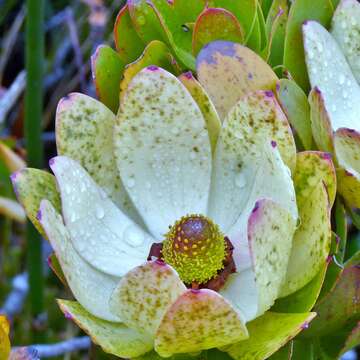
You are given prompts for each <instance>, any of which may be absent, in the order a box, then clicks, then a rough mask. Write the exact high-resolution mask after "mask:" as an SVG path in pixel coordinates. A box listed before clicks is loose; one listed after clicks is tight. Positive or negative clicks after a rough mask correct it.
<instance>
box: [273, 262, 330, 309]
mask: <svg viewBox="0 0 360 360" xmlns="http://www.w3.org/2000/svg"><path fill="white" fill-rule="evenodd" d="M326 269H327V263H325V264H324V265H323V266H322V268H321V269H320V271H319V272H318V273H317V274H316V276H315V277H314V278H313V279H312V280H311V281H310V282H309V283H307V284H306V285H305V286H304V287H303V288H301V289H300V290H298V291H296V292H294V293H293V294H291V295H288V296H286V297H284V298H281V299H277V300H276V302H275V304H274V306H273V307H272V308H271V311H275V312H282V313H301V312H306V311H310V310H312V308H313V307H314V305H315V303H316V300H317V299H318V297H319V294H320V291H321V287H322V284H323V282H324V279H325V274H326Z"/></svg>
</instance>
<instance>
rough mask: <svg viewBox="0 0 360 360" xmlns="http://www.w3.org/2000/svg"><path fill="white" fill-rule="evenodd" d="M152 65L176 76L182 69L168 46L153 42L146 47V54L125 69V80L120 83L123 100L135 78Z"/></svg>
mask: <svg viewBox="0 0 360 360" xmlns="http://www.w3.org/2000/svg"><path fill="white" fill-rule="evenodd" d="M150 65H155V66H158V67H161V68H163V69H165V70H168V71H169V72H171V73H173V74H175V75H177V74H179V73H180V69H179V67H178V65H177V64H176V61H175V59H174V58H173V55H172V54H171V52H170V50H169V48H168V46H167V45H165V44H164V43H163V42H161V41H159V40H153V41H151V42H150V43H149V44H148V45H147V46H146V48H145V50H144V52H143V53H142V54H141V56H140V57H139V58H138V59H137V60H136V61H134V62H133V63H131V64H129V65H127V66H126V67H125V70H124V75H123V79H122V80H121V82H120V98H121V99H122V98H123V96H124V93H125V91H126V89H127V87H128V86H129V84H130V82H131V80H132V79H133V77H134V76H135V75H136V74H137V73H138V72H139V71H141V70H142V69H144V68H146V67H148V66H150Z"/></svg>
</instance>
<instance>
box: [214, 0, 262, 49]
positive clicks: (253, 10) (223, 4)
mask: <svg viewBox="0 0 360 360" xmlns="http://www.w3.org/2000/svg"><path fill="white" fill-rule="evenodd" d="M209 6H211V7H217V8H223V9H226V10H229V11H230V12H231V13H233V14H234V15H235V16H236V18H237V19H238V21H239V23H240V25H241V27H242V28H243V29H244V32H245V39H246V40H245V43H247V46H249V47H251V48H253V49H254V50H260V42H261V37H260V31H259V23H258V19H257V0H242V1H229V0H210V1H209ZM254 28H256V33H253V32H254Z"/></svg>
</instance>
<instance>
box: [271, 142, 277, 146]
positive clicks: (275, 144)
mask: <svg viewBox="0 0 360 360" xmlns="http://www.w3.org/2000/svg"><path fill="white" fill-rule="evenodd" d="M271 146H272V147H273V148H276V146H277V142H276V141H275V140H271Z"/></svg>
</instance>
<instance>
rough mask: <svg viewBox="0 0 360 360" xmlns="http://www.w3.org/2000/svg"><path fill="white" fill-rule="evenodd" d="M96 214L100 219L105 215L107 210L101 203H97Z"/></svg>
mask: <svg viewBox="0 0 360 360" xmlns="http://www.w3.org/2000/svg"><path fill="white" fill-rule="evenodd" d="M95 215H96V217H97V218H98V219H99V220H100V219H102V218H103V217H104V216H105V211H104V209H103V207H102V206H101V205H96V209H95Z"/></svg>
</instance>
